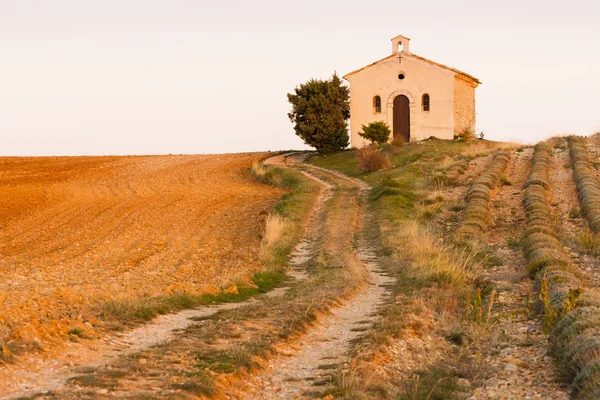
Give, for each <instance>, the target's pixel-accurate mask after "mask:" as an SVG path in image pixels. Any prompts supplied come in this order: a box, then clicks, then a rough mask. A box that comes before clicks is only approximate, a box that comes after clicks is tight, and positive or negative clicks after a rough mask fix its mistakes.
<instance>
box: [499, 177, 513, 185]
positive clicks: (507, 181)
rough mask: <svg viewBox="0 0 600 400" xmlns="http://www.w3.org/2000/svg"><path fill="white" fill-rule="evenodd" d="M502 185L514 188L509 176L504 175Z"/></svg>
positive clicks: (501, 178) (501, 179)
mask: <svg viewBox="0 0 600 400" xmlns="http://www.w3.org/2000/svg"><path fill="white" fill-rule="evenodd" d="M500 185H502V186H512V182H511V181H510V179H508V177H507V176H505V175H503V176H502V177H500Z"/></svg>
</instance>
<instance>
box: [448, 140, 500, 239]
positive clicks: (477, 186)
mask: <svg viewBox="0 0 600 400" xmlns="http://www.w3.org/2000/svg"><path fill="white" fill-rule="evenodd" d="M509 161H510V154H509V153H507V152H505V151H499V152H497V153H496V155H495V156H494V159H493V160H492V162H491V163H490V164H489V165H488V167H487V169H486V170H485V171H484V172H483V173H482V174H481V175H479V176H478V177H477V178H475V180H474V181H473V184H472V185H471V187H470V188H469V191H468V192H467V198H466V200H467V204H466V205H465V211H464V213H463V220H462V223H461V226H460V227H459V228H458V231H457V233H456V234H457V238H459V240H464V239H468V238H474V237H476V236H478V235H479V234H480V233H481V232H483V231H484V230H485V229H486V228H487V227H488V226H489V223H490V206H489V201H490V192H491V190H492V189H494V188H495V187H496V186H497V185H498V182H499V181H500V177H501V176H502V173H503V172H504V170H505V169H506V167H507V166H508V163H509ZM467 166H468V164H464V165H463V167H464V168H465V169H466V167H467ZM463 171H464V170H463ZM463 173H464V172H463Z"/></svg>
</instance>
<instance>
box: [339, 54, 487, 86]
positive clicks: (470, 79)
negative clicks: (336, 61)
mask: <svg viewBox="0 0 600 400" xmlns="http://www.w3.org/2000/svg"><path fill="white" fill-rule="evenodd" d="M402 54H403V55H406V56H409V57H413V58H416V59H417V60H421V61H425V62H426V63H429V64H432V65H436V66H438V67H440V68H444V69H447V70H449V71H452V72H454V73H456V74H457V75H458V76H459V77H460V78H463V79H464V80H466V81H467V82H470V83H473V84H475V85H480V84H481V81H480V80H479V79H477V78H475V77H474V76H473V75H469V74H467V73H466V72H462V71H459V70H458V69H456V68H452V67H449V66H447V65H444V64H440V63H437V62H435V61H432V60H429V59H427V58H425V57H421V56H418V55H416V54H413V53H402ZM396 57H397V54H392V55H389V56H387V57H385V58H382V59H381V60H379V61H375V62H374V63H371V64H369V65H366V66H364V67H362V68H360V69H357V70H356V71H352V72H350V73H347V74H346V75H344V76H343V78H344V79H346V80H348V77H349V76H350V75H354V74H356V73H358V72H361V71H364V70H365V69H368V68H371V67H373V66H375V65H377V64H381V63H382V62H385V61H387V60H389V59H392V58H396Z"/></svg>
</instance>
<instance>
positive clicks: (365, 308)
mask: <svg viewBox="0 0 600 400" xmlns="http://www.w3.org/2000/svg"><path fill="white" fill-rule="evenodd" d="M304 172H305V174H308V175H309V176H312V177H313V178H315V177H316V178H319V179H327V180H330V181H332V182H335V184H336V187H337V188H338V189H339V188H340V187H347V188H353V189H357V191H356V195H355V196H356V200H357V203H356V204H357V205H358V208H357V209H356V212H357V213H358V220H357V223H356V225H354V226H353V227H352V226H350V227H351V228H353V230H354V232H352V235H353V236H355V237H356V240H355V243H354V246H353V248H347V249H341V248H336V247H335V245H334V246H333V247H331V246H330V247H329V251H338V252H340V253H344V259H345V262H346V266H345V267H346V268H349V269H354V272H353V273H356V274H361V273H362V274H364V275H363V281H364V283H363V284H361V285H360V287H359V288H357V290H356V292H355V293H354V294H353V295H352V296H351V297H350V298H348V299H346V301H345V302H344V304H343V305H341V306H340V307H337V308H334V309H332V310H331V311H330V314H329V315H326V316H323V317H322V318H320V319H319V321H318V322H317V324H316V325H315V326H314V327H313V328H312V329H310V330H309V331H308V332H307V333H306V334H304V335H302V336H301V337H300V338H298V339H297V340H292V341H291V342H287V343H282V344H281V345H280V346H278V348H277V355H276V356H275V357H273V358H271V359H270V360H269V361H268V362H267V365H266V366H265V368H264V370H263V371H262V372H261V373H259V374H256V375H254V376H252V377H251V378H250V379H249V380H248V382H246V391H245V392H244V393H243V394H241V395H240V394H237V395H235V396H234V397H235V398H240V399H241V398H253V399H299V398H313V397H314V396H317V395H323V394H324V393H325V392H326V391H327V390H328V389H331V388H332V387H333V386H332V383H333V379H334V376H335V373H336V372H337V369H338V368H339V367H342V366H343V365H344V364H345V363H346V362H347V361H348V357H349V352H350V350H351V348H352V344H353V342H354V341H355V340H356V339H358V338H360V337H361V336H363V335H365V333H366V332H368V331H369V330H370V329H371V327H372V325H373V323H374V322H375V321H376V320H377V318H378V310H379V309H380V307H382V306H383V305H384V303H385V302H386V301H387V300H388V291H387V289H386V286H387V285H389V284H391V283H392V282H393V279H392V278H391V277H389V276H387V275H386V273H385V271H383V270H382V266H381V265H380V263H379V261H378V256H377V247H378V243H377V238H376V235H375V234H374V232H376V231H377V226H376V221H375V220H374V217H373V216H372V215H371V214H370V213H369V211H368V209H367V208H366V207H365V201H366V199H365V196H366V192H367V190H368V188H369V187H368V185H366V184H365V183H364V182H362V181H358V180H355V179H351V178H348V177H346V176H344V175H342V174H340V173H337V172H332V171H329V170H325V169H322V168H318V167H313V166H310V167H305V169H304ZM352 211H353V210H352V209H351V208H342V209H336V208H335V205H333V210H332V211H330V216H329V221H328V222H329V223H332V222H333V224H344V222H345V218H344V217H343V216H344V215H345V214H347V213H351V212H352ZM336 214H339V215H336ZM327 247H328V246H327V245H326V246H325V248H327ZM349 264H354V266H352V267H350V266H349Z"/></svg>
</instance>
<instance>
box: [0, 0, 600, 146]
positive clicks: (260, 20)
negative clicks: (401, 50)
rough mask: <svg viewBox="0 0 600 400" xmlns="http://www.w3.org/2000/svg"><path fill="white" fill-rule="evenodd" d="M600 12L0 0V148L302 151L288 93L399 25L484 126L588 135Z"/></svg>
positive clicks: (471, 5)
mask: <svg viewBox="0 0 600 400" xmlns="http://www.w3.org/2000/svg"><path fill="white" fill-rule="evenodd" d="M382 10H386V13H385V15H382V12H381V11H382ZM533 10H535V18H532V17H531V16H530V15H532V14H531V13H530V11H533ZM315 11H318V12H317V13H315ZM599 12H600V4H596V3H595V2H593V1H589V0H579V1H574V2H572V4H570V5H569V9H568V10H565V9H564V7H563V6H562V5H561V3H558V2H556V1H551V2H543V1H538V0H533V1H529V2H527V3H526V4H524V3H523V2H517V1H516V0H510V1H508V2H505V3H503V4H480V3H478V2H475V1H471V0H468V1H460V2H459V3H458V5H456V4H447V3H445V2H442V1H440V0H435V1H434V2H433V3H428V4H424V5H418V4H413V5H399V4H396V3H395V2H391V1H387V0H386V1H384V2H383V3H381V4H378V6H377V7H374V6H372V5H368V4H360V5H355V4H352V5H348V4H346V3H343V2H341V1H339V0H335V1H330V2H327V3H322V2H317V1H315V0H309V1H307V2H306V3H305V4H304V5H303V7H301V8H294V7H291V6H289V5H286V4H281V3H276V2H272V1H266V0H262V1H258V2H255V3H253V4H247V3H244V2H238V1H226V2H223V3H219V4H211V5H210V6H203V5H200V4H190V3H188V2H187V1H184V0H175V1H173V2H169V4H168V5H167V4H165V3H163V2H160V1H157V0H152V1H145V2H142V1H140V0H126V1H116V0H109V1H106V2H102V3H101V4H100V3H99V4H82V3H81V2H76V1H74V0H57V1H55V2H52V4H49V3H41V4H40V3H38V2H35V1H32V0H21V1H18V2H17V1H10V0H4V1H2V0H0V38H1V39H0V54H1V55H0V65H2V68H3V72H4V73H3V74H1V75H0V85H1V86H2V87H3V90H2V92H1V94H0V138H1V139H2V142H3V147H2V150H1V151H0V156H88V155H89V156H94V155H104V156H110V155H115V156H120V155H140V156H143V155H168V154H225V153H239V152H263V151H269V150H270V151H279V150H285V149H292V148H293V149H298V150H305V149H308V147H307V146H306V145H304V144H303V143H302V141H301V140H300V139H299V138H298V137H297V136H296V135H295V134H294V131H293V125H292V124H291V122H290V121H289V119H288V117H287V113H288V112H289V110H290V105H289V103H288V102H287V97H286V94H287V93H290V92H292V91H293V90H294V88H295V87H296V86H298V85H300V84H301V83H304V82H306V81H308V80H309V79H312V78H315V79H327V78H328V77H330V76H331V74H333V72H334V71H335V72H337V73H338V74H339V75H340V76H343V75H345V74H347V73H349V72H351V71H353V70H356V69H359V68H362V67H364V66H366V65H368V64H371V63H373V62H375V61H377V60H380V59H382V58H384V57H386V56H388V55H389V54H390V47H391V46H390V39H391V38H392V37H394V36H396V35H398V34H402V35H405V36H408V37H410V38H411V52H412V53H414V54H417V55H420V56H422V57H426V58H429V59H431V60H433V61H436V62H439V63H442V64H445V65H448V66H451V67H453V68H456V69H458V70H461V71H464V72H466V73H468V74H471V75H473V76H475V77H477V78H479V79H480V80H481V81H482V82H483V84H482V85H481V86H480V87H479V88H478V89H477V91H476V100H477V131H478V132H479V131H483V132H485V138H486V140H492V141H508V142H515V143H518V144H531V143H535V142H537V141H539V140H542V139H544V138H549V137H552V136H557V135H569V134H577V135H582V136H589V135H591V134H594V133H596V132H598V131H600V119H598V117H597V115H598V114H599V113H598V111H600V110H599V107H598V105H597V103H596V101H595V96H596V93H597V92H598V91H600V78H598V77H597V74H596V73H595V71H593V66H595V65H597V64H598V63H599V62H600V56H599V55H598V54H597V52H595V38H596V37H598V36H599V34H600V28H598V27H597V25H595V22H594V16H595V15H598V13H599ZM506 26H510V29H507V28H506ZM557 27H559V28H557ZM507 116H509V117H508V118H507Z"/></svg>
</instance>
